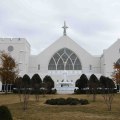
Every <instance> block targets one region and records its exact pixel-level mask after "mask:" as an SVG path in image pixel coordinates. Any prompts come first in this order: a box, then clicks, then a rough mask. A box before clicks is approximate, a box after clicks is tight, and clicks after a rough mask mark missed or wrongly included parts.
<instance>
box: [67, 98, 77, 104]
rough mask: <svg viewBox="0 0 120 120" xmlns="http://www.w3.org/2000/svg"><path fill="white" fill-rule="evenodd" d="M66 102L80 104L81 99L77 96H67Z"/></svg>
mask: <svg viewBox="0 0 120 120" xmlns="http://www.w3.org/2000/svg"><path fill="white" fill-rule="evenodd" d="M66 104H68V105H77V104H79V100H78V99H77V98H67V99H66Z"/></svg>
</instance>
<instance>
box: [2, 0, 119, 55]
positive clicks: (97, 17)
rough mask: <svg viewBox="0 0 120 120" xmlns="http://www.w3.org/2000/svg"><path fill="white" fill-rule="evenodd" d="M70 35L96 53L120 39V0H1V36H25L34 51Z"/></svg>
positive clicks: (85, 47)
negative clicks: (65, 29) (65, 25)
mask: <svg viewBox="0 0 120 120" xmlns="http://www.w3.org/2000/svg"><path fill="white" fill-rule="evenodd" d="M64 20H65V21H66V24H67V26H68V27H69V29H67V35H68V36H69V37H70V38H72V39H73V40H74V41H75V42H77V43H78V44H79V45H80V46H81V47H82V48H84V49H85V50H87V51H88V52H89V53H91V54H93V55H100V54H102V52H103V49H107V48H108V47H109V46H110V45H112V44H113V43H114V42H115V41H116V40H117V39H118V38H120V0H0V37H4V38H5V37H22V38H26V39H27V40H28V42H29V43H30V45H31V49H32V51H31V52H32V54H37V53H39V52H40V51H42V50H44V49H45V48H47V47H48V46H49V45H51V44H52V43H53V42H55V41H56V40H57V39H59V38H60V37H61V36H62V35H63V29H62V28H61V27H62V26H63V23H64Z"/></svg>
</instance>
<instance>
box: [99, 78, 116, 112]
mask: <svg viewBox="0 0 120 120" xmlns="http://www.w3.org/2000/svg"><path fill="white" fill-rule="evenodd" d="M100 86H101V88H102V96H103V98H104V101H105V104H106V105H107V108H108V110H109V111H111V109H112V102H113V98H114V94H115V91H114V88H115V84H114V82H113V80H112V79H110V78H108V77H104V76H101V77H100Z"/></svg>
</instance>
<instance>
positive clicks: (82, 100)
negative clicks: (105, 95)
mask: <svg viewBox="0 0 120 120" xmlns="http://www.w3.org/2000/svg"><path fill="white" fill-rule="evenodd" d="M79 102H80V104H81V105H87V104H89V102H88V100H86V99H80V100H79Z"/></svg>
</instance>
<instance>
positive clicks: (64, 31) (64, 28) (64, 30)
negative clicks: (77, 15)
mask: <svg viewBox="0 0 120 120" xmlns="http://www.w3.org/2000/svg"><path fill="white" fill-rule="evenodd" d="M62 28H63V35H64V36H66V29H67V28H68V27H67V26H66V22H65V21H64V26H63V27H62Z"/></svg>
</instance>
